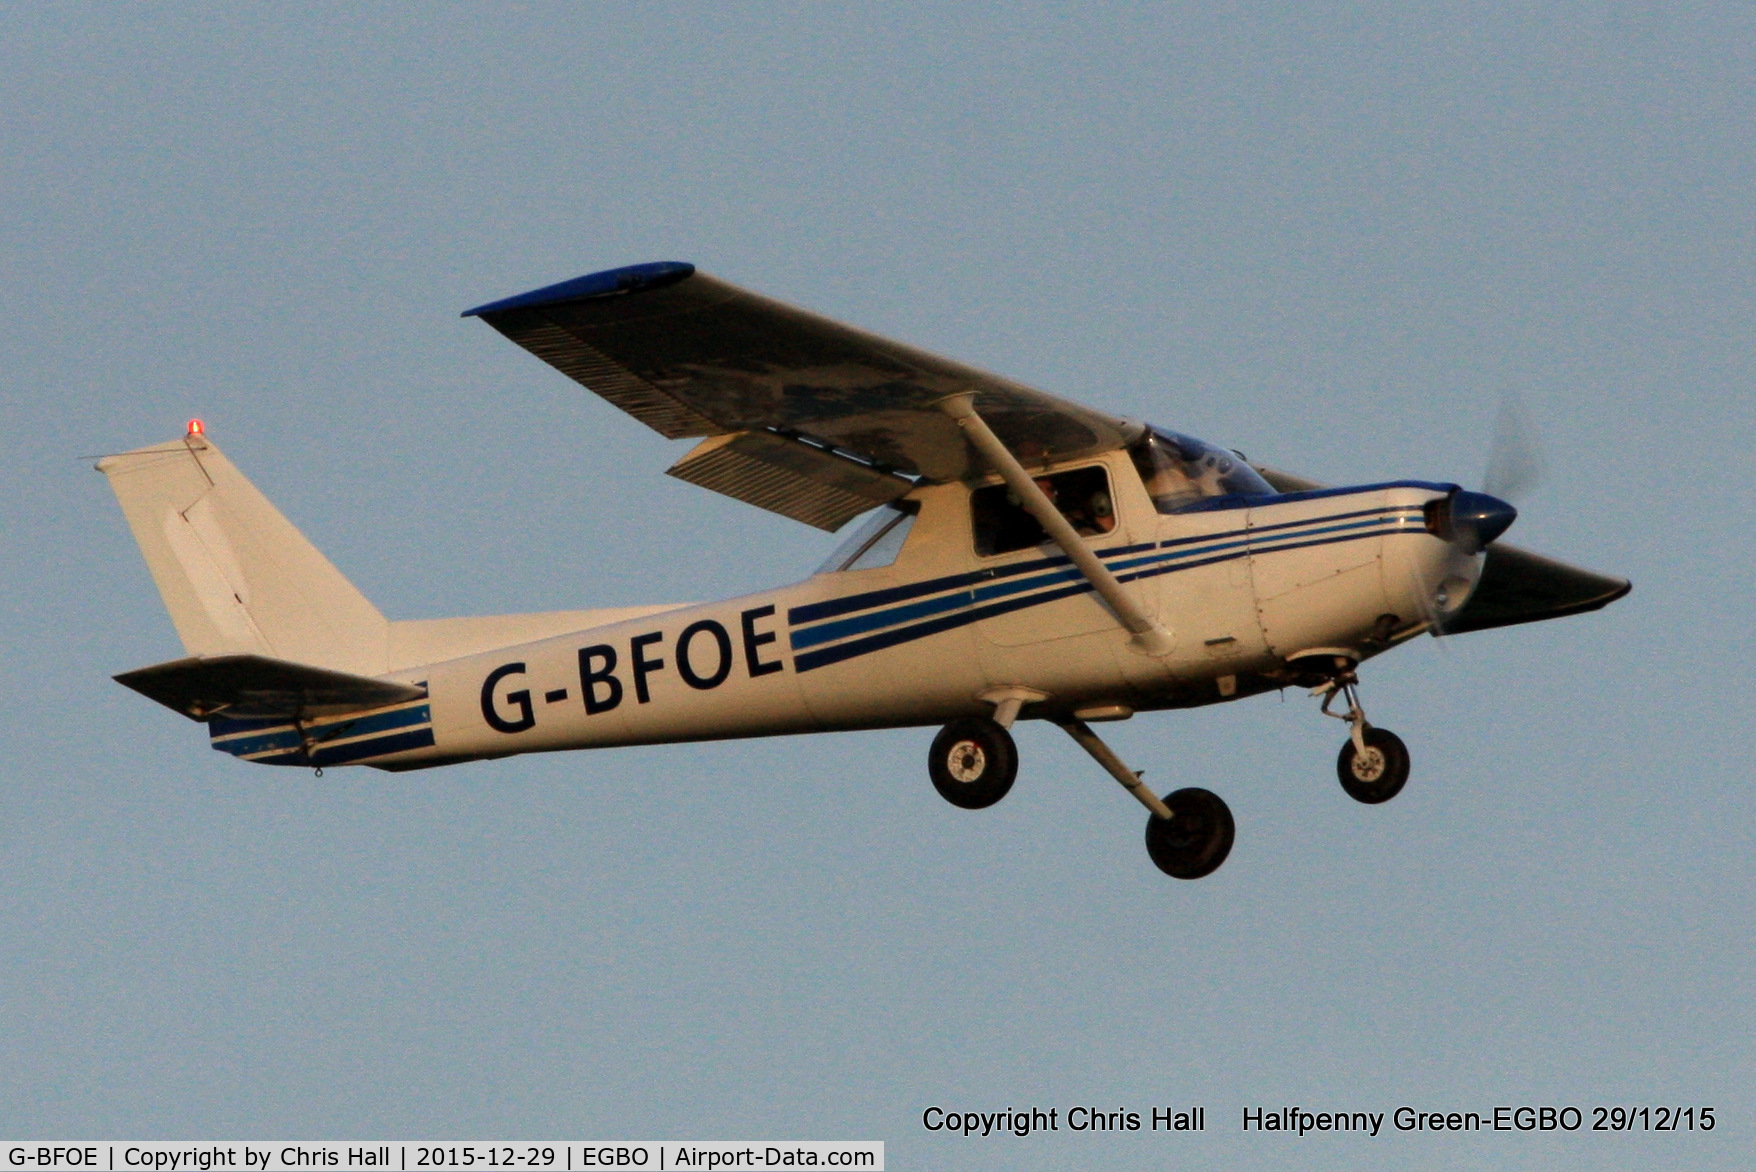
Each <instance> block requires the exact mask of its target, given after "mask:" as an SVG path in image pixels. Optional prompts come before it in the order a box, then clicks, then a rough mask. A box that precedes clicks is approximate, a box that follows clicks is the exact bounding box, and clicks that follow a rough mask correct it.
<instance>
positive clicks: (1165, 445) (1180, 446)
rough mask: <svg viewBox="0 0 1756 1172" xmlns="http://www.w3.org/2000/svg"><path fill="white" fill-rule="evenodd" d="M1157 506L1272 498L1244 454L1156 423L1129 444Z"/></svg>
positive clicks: (1174, 509)
mask: <svg viewBox="0 0 1756 1172" xmlns="http://www.w3.org/2000/svg"><path fill="white" fill-rule="evenodd" d="M1128 454H1129V455H1130V456H1132V457H1133V459H1134V468H1135V470H1136V471H1138V472H1139V473H1140V480H1141V482H1142V483H1143V484H1144V485H1145V486H1146V495H1148V496H1150V497H1151V498H1152V504H1153V507H1154V508H1155V509H1157V510H1158V511H1159V512H1161V513H1180V512H1184V511H1186V510H1189V509H1197V508H1202V507H1204V506H1206V504H1207V502H1215V503H1216V504H1217V503H1218V502H1219V501H1220V500H1222V499H1223V498H1233V497H1251V496H1272V495H1274V489H1273V488H1272V487H1270V485H1269V483H1268V482H1267V481H1266V480H1264V479H1262V477H1261V476H1260V475H1259V474H1258V473H1257V471H1256V469H1254V468H1252V467H1250V465H1249V464H1248V463H1247V462H1245V460H1244V459H1243V457H1241V456H1239V455H1238V454H1237V453H1236V452H1228V451H1226V450H1225V449H1224V448H1216V447H1214V446H1213V445H1212V444H1208V443H1203V442H1202V441H1200V440H1198V439H1195V438H1194V437H1193V436H1187V435H1180V434H1178V433H1177V432H1174V431H1162V430H1160V429H1159V428H1156V427H1150V428H1148V429H1147V430H1146V434H1145V435H1143V436H1141V437H1140V438H1139V439H1138V440H1136V441H1134V443H1133V444H1132V445H1131V446H1130V447H1129V448H1128Z"/></svg>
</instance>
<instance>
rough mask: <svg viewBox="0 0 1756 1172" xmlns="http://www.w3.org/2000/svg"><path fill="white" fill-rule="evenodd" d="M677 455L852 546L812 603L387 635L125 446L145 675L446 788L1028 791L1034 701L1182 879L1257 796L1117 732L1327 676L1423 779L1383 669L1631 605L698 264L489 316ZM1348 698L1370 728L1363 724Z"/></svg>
mask: <svg viewBox="0 0 1756 1172" xmlns="http://www.w3.org/2000/svg"><path fill="white" fill-rule="evenodd" d="M464 316H465V317H478V318H481V319H482V320H483V321H485V322H487V323H488V324H489V325H491V326H493V327H494V328H495V329H496V330H498V331H500V333H502V334H504V335H506V336H507V337H508V338H510V339H512V340H513V341H514V342H517V343H518V344H519V345H521V346H523V347H524V348H525V349H527V350H529V351H530V352H531V353H533V354H535V355H536V356H537V357H539V358H541V359H543V360H544V361H545V362H547V363H549V364H550V365H551V366H553V367H555V368H556V369H558V370H559V371H561V372H562V373H563V374H566V375H568V376H569V377H571V378H573V379H574V380H576V381H578V382H579V383H581V384H583V385H584V386H585V387H586V388H588V389H589V390H591V391H593V392H595V393H597V394H598V395H601V396H602V397H603V398H605V399H608V400H609V401H610V402H611V403H612V404H614V405H615V406H617V407H620V408H621V409H622V410H624V411H626V412H628V413H629V414H630V415H633V416H634V417H635V418H636V419H638V420H640V421H641V422H642V423H645V424H646V425H648V426H649V427H651V428H653V429H654V430H656V431H658V432H659V433H660V434H662V435H664V436H666V437H667V438H670V439H678V438H682V437H704V438H701V442H700V443H699V444H698V445H697V446H695V447H694V448H693V449H691V450H690V451H689V452H688V453H687V454H685V455H684V456H683V457H682V458H681V459H679V460H678V461H677V462H676V463H675V464H674V465H672V466H671V468H670V469H669V472H670V475H672V476H676V477H678V478H680V479H682V480H686V481H688V482H690V483H692V484H697V485H700V486H702V487H704V488H710V489H713V490H714V491H716V492H720V493H724V494H725V495H727V496H730V497H734V498H736V499H737V500H740V501H745V502H748V503H750V504H753V505H757V506H759V507H761V508H764V509H769V510H771V511H773V512H776V513H780V514H782V515H783V516H786V517H791V518H794V519H796V520H799V521H802V522H804V523H806V524H809V525H815V526H817V527H818V528H821V529H824V530H827V531H830V532H834V531H837V530H839V529H841V528H842V527H843V526H844V525H847V524H848V523H849V522H851V521H853V520H854V519H855V518H857V517H859V516H860V515H861V514H866V519H865V520H864V521H863V522H862V523H860V524H859V525H857V526H855V527H853V529H852V531H851V533H850V535H849V536H848V537H847V539H846V540H845V541H843V542H842V543H841V545H840V546H839V547H838V548H837V549H836V550H835V552H834V553H833V554H831V555H830V557H829V559H828V560H827V561H825V562H824V563H823V565H822V566H821V567H819V569H818V570H817V571H816V572H815V573H814V574H812V575H811V576H810V577H808V578H806V579H805V580H804V581H802V582H799V583H796V584H794V585H791V586H785V587H781V588H779V589H775V590H770V591H765V592H763V593H759V594H752V595H748V596H746V597H743V598H733V599H729V600H726V601H724V602H711V603H704V604H689V605H659V606H641V607H627V608H618V609H608V610H580V611H562V612H555V613H547V614H522V615H498V616H491V617H480V618H455V619H437V620H418V621H399V622H391V621H387V620H386V619H385V618H384V616H383V615H382V614H381V613H379V611H378V609H377V608H376V607H374V606H373V605H372V603H370V602H368V601H367V600H366V598H365V597H364V596H363V595H362V594H361V593H360V592H359V591H358V590H357V589H355V587H354V586H353V584H352V583H350V582H349V581H348V580H347V579H346V578H344V577H343V576H342V575H341V573H340V572H339V571H337V570H336V568H335V567H334V566H333V565H331V564H330V562H329V561H328V560H327V559H326V558H324V556H323V555H322V554H321V553H319V552H318V551H317V550H316V548H314V547H313V546H312V545H311V543H310V542H309V541H307V540H306V539H305V537H304V536H303V535H302V534H301V533H300V532H299V531H298V530H297V529H295V528H294V527H293V526H292V525H291V524H290V523H289V522H288V521H287V520H286V518H285V517H283V516H282V515H281V514H280V513H279V512H278V511H277V510H276V509H275V508H274V506H273V505H271V504H270V503H269V502H268V501H267V499H266V498H264V497H263V496H262V494H261V493H259V492H258V491H257V490H256V489H255V488H254V487H253V486H252V485H251V484H250V482H249V481H248V480H246V479H245V478H244V477H243V475H242V474H241V473H239V472H238V470H237V469H236V468H234V467H233V466H232V464H231V463H230V462H229V461H228V460H227V459H226V458H225V457H224V456H223V455H221V454H220V450H219V448H218V447H216V446H215V445H214V443H213V441H212V440H211V439H209V438H208V436H207V435H206V434H205V433H204V429H203V428H202V426H201V425H200V423H199V422H196V421H192V422H191V424H190V426H189V428H188V432H187V434H186V435H184V436H183V437H182V438H181V439H180V440H177V441H174V442H172V443H168V444H160V445H156V446H152V447H145V448H140V449H137V450H135V451H131V452H126V453H123V454H120V455H115V456H109V457H106V458H104V459H103V460H102V461H100V462H99V464H98V465H97V467H98V469H99V470H100V471H102V472H104V473H105V474H106V476H107V477H108V479H109V483H110V485H111V486H112V488H113V489H114V490H115V493H116V496H117V498H118V500H119V501H120V502H121V505H122V509H123V512H124V513H125V514H126V516H127V519H128V523H129V526H130V528H131V529H132V530H133V533H134V536H135V539H136V540H137V541H138V542H139V544H140V548H141V551H142V553H143V554H144V555H145V558H146V562H147V565H148V567H149V568H150V570H151V572H152V575H153V579H154V581H155V582H156V584H157V586H158V589H159V592H160V594H161V595H162V596H163V598H164V602H165V605H166V607H167V608H168V609H169V611H170V614H171V618H172V620H173V622H174V623H175V625H176V628H177V633H178V635H179V636H180V637H181V639H182V642H183V646H184V649H185V650H186V651H187V653H188V655H187V658H183V659H178V660H174V661H172V662H168V663H161V664H157V665H155V666H152V667H144V668H141V669H139V670H137V671H130V672H126V673H124V674H122V675H119V676H117V677H116V678H117V680H118V681H120V682H121V683H123V684H125V685H127V686H128V687H130V688H133V689H135V690H136V691H138V692H141V693H142V694H144V695H146V696H149V697H151V698H152V699H154V700H157V701H159V702H160V703H162V704H164V705H166V706H168V707H170V708H173V709H175V710H176V711H178V712H180V713H182V714H183V715H185V716H187V717H189V718H190V719H191V720H195V721H199V722H201V723H203V724H205V725H207V730H208V735H209V737H210V739H211V742H212V746H213V748H215V749H218V750H220V751H222V752H226V753H230V754H232V755H233V756H236V757H239V758H242V759H243V760H246V761H256V762H262V763H265V764H271V765H297V766H306V767H318V768H321V767H323V766H327V765H340V764H364V765H371V766H374V767H376V768H380V769H392V770H403V769H421V768H426V767H429V766H435V765H445V764H450V763H453V762H458V761H472V760H481V759H487V758H495V757H508V756H512V755H513V754H517V753H532V752H540V751H549V750H556V749H582V748H596V747H602V746H610V745H634V744H655V743H666V742H673V741H702V740H713V739H719V738H728V737H752V736H767V735H773V734H780V733H803V732H821V731H827V730H838V729H868V728H886V727H899V726H919V725H942V726H943V727H942V728H941V730H940V732H939V734H938V735H937V736H936V737H935V738H934V739H933V743H932V748H931V750H930V751H929V754H928V761H927V765H928V773H929V775H930V776H931V778H932V781H933V784H934V786H935V787H936V788H937V789H938V791H939V792H940V793H941V794H942V795H944V797H945V798H946V800H947V801H949V802H951V803H952V804H953V805H955V806H959V807H962V808H964V809H972V810H973V809H981V808H983V807H986V806H991V805H993V804H994V803H995V802H998V801H999V800H1000V799H1001V798H1003V797H1005V796H1006V793H1007V791H1008V789H1010V788H1011V786H1012V782H1013V778H1014V776H1015V774H1016V772H1017V767H1018V755H1017V752H1016V750H1015V748H1014V744H1013V739H1012V736H1011V734H1010V733H1009V731H1008V730H1009V728H1010V727H1011V726H1012V724H1013V722H1014V721H1016V720H1018V719H1021V718H1023V719H1043V720H1047V721H1050V722H1051V723H1054V724H1056V725H1059V726H1060V727H1061V728H1062V729H1064V730H1066V732H1067V733H1068V734H1069V735H1071V736H1072V737H1073V739H1074V740H1075V741H1077V742H1078V743H1079V744H1080V746H1081V747H1083V748H1084V749H1085V750H1086V751H1087V752H1089V753H1090V754H1091V756H1092V757H1093V758H1095V759H1096V761H1097V762H1098V764H1099V765H1100V766H1102V767H1103V768H1104V769H1105V770H1106V771H1107V772H1108V773H1109V774H1110V775H1111V776H1112V777H1114V778H1115V779H1116V780H1117V781H1118V782H1120V783H1121V784H1122V786H1123V787H1125V788H1126V789H1127V790H1128V792H1129V793H1131V794H1132V795H1133V796H1134V797H1135V798H1136V799H1138V800H1139V801H1140V803H1141V804H1142V805H1143V806H1145V807H1146V808H1147V810H1148V811H1149V812H1150V813H1149V815H1148V818H1147V824H1146V846H1147V851H1148V854H1149V855H1150V857H1151V859H1152V861H1153V862H1154V863H1155V864H1156V865H1157V866H1158V867H1159V869H1160V870H1162V871H1164V872H1165V873H1166V874H1169V875H1172V876H1175V877H1177V878H1182V879H1195V878H1199V877H1201V876H1204V875H1207V874H1210V873H1212V872H1213V871H1214V870H1215V869H1216V868H1217V867H1218V866H1219V865H1220V864H1221V863H1222V862H1224V861H1225V858H1226V855H1227V854H1228V852H1229V851H1230V850H1231V845H1232V840H1233V833H1234V830H1233V822H1232V816H1231V812H1230V810H1229V809H1228V807H1227V806H1226V804H1225V802H1224V801H1222V800H1221V799H1220V798H1219V797H1217V796H1216V795H1214V794H1212V793H1210V792H1209V791H1207V790H1205V789H1201V788H1196V787H1190V788H1183V789H1178V790H1175V791H1174V792H1171V793H1165V794H1162V795H1161V794H1158V793H1155V792H1154V791H1153V790H1151V789H1148V788H1147V786H1146V785H1145V784H1144V783H1143V782H1142V781H1141V779H1140V775H1139V774H1137V773H1136V772H1135V771H1134V770H1132V769H1130V768H1129V767H1128V766H1127V765H1125V764H1124V763H1123V762H1122V760H1121V759H1120V758H1119V757H1118V756H1117V755H1116V754H1115V753H1114V752H1113V751H1111V749H1110V748H1109V747H1108V746H1107V745H1106V744H1105V743H1104V742H1103V741H1102V740H1101V739H1100V738H1099V737H1098V735H1097V734H1096V733H1095V732H1094V731H1093V730H1092V727H1091V726H1092V725H1093V724H1094V723H1097V722H1100V721H1106V720H1122V719H1126V718H1128V717H1129V716H1131V715H1133V714H1134V713H1135V712H1140V711H1147V710H1153V709H1163V708H1190V707H1196V706H1199V705H1204V704H1217V703H1222V702H1225V701H1230V700H1240V699H1243V698H1244V697H1246V696H1253V695H1256V694H1259V693H1262V692H1266V691H1270V690H1274V689H1280V688H1284V687H1287V686H1300V687H1308V688H1311V689H1312V690H1313V693H1314V695H1316V696H1319V697H1321V698H1322V705H1321V711H1322V712H1323V713H1325V714H1327V715H1330V716H1336V717H1339V718H1340V719H1341V720H1343V721H1345V722H1346V724H1347V726H1348V735H1347V739H1346V740H1345V741H1344V742H1343V744H1342V746H1341V755H1340V758H1339V760H1338V762H1337V771H1338V773H1339V775H1340V778H1341V784H1342V787H1343V789H1344V790H1346V792H1347V793H1348V794H1349V795H1351V796H1352V797H1354V798H1356V799H1358V800H1359V801H1361V802H1366V803H1377V802H1383V801H1386V800H1388V799H1390V798H1392V797H1394V796H1395V795H1396V794H1397V792H1398V791H1399V790H1401V789H1402V787H1403V783H1404V782H1405V781H1406V780H1407V779H1408V775H1409V754H1408V750H1407V749H1406V748H1405V747H1404V745H1403V743H1402V741H1401V740H1400V739H1398V738H1397V736H1396V735H1395V734H1394V733H1391V732H1388V731H1387V730H1385V729H1382V728H1379V727H1377V726H1375V725H1373V724H1371V723H1370V722H1368V721H1367V719H1366V713H1365V711H1364V709H1363V708H1362V706H1361V703H1360V699H1359V693H1358V690H1357V684H1358V676H1357V674H1356V673H1357V671H1358V669H1359V666H1360V665H1361V664H1362V663H1364V662H1365V661H1367V660H1369V659H1371V658H1372V657H1373V656H1375V655H1379V654H1382V653H1383V652H1385V651H1388V650H1390V649H1391V648H1392V647H1395V646H1397V645H1398V644H1400V643H1402V642H1404V641H1406V640H1408V639H1411V638H1413V637H1415V636H1416V635H1419V634H1421V633H1422V632H1428V633H1431V634H1433V635H1455V634H1460V633H1462V632H1466V631H1475V630H1481V629H1483V628H1487V627H1497V626H1503V625H1507V624H1511V623H1523V622H1530V621H1534V620H1538V619H1549V618H1556V617H1559V616H1561V615H1569V614H1576V613H1579V612H1582V611H1588V610H1595V609H1597V608H1599V607H1602V606H1604V605H1606V604H1608V603H1609V602H1611V601H1613V600H1615V599H1617V598H1620V597H1621V596H1622V595H1624V594H1626V593H1627V592H1628V590H1629V588H1630V587H1629V583H1628V582H1626V581H1624V580H1622V579H1619V578H1611V577H1606V576H1603V575H1600V574H1595V573H1592V572H1590V571H1587V570H1582V569H1579V568H1577V567H1574V566H1570V565H1566V564H1563V563H1561V562H1558V561H1554V560H1552V559H1549V558H1545V557H1542V556H1539V555H1537V554H1534V553H1530V552H1527V551H1525V550H1522V549H1518V548H1516V547H1514V546H1511V545H1508V544H1506V543H1504V542H1502V541H1499V540H1498V539H1499V537H1500V535H1501V534H1502V533H1503V532H1504V531H1505V529H1506V528H1507V526H1509V525H1510V524H1512V521H1513V519H1514V517H1515V516H1516V512H1515V510H1514V509H1513V507H1512V506H1511V505H1510V504H1508V503H1506V502H1505V501H1504V500H1501V499H1499V497H1497V496H1494V495H1491V494H1489V493H1486V492H1476V491H1469V490H1466V489H1463V488H1461V487H1459V486H1458V485H1455V484H1437V483H1430V482H1427V481H1422V480H1398V481H1392V482H1389V483H1380V484H1364V485H1356V486H1351V487H1343V488H1331V487H1324V486H1321V485H1318V484H1315V483H1313V482H1311V481H1308V480H1304V479H1301V478H1300V477H1297V476H1293V475H1289V474H1287V473H1283V472H1278V471H1275V470H1273V469H1271V468H1267V467H1262V466H1254V465H1252V464H1251V463H1249V462H1248V461H1247V460H1245V459H1244V458H1243V457H1242V456H1241V455H1240V454H1238V453H1236V452H1233V451H1229V450H1227V449H1224V448H1220V447H1216V446H1214V445H1212V444H1209V443H1205V442H1203V441H1201V440H1198V439H1195V438H1194V437H1192V436H1188V435H1184V434H1181V433H1179V432H1175V431H1170V430H1167V429H1164V428H1158V427H1152V426H1148V425H1145V424H1141V423H1138V422H1134V421H1131V420H1127V419H1122V418H1117V417H1114V416H1110V415H1107V414H1104V413H1102V412H1099V411H1094V410H1091V409H1089V408H1086V407H1082V406H1080V405H1079V404H1077V403H1072V402H1069V401H1067V400H1065V399H1060V398H1056V397H1054V396H1052V395H1048V394H1044V393H1042V392H1040V391H1036V390H1033V389H1031V388H1029V387H1026V386H1022V385H1020V384H1018V383H1015V382H1011V381H1009V380H1007V379H1003V378H998V377H995V376H994V375H991V374H987V373H984V372H982V371H980V370H976V369H973V368H971V367H968V366H965V365H963V364H961V363H957V362H953V361H949V360H947V359H944V358H940V357H937V356H935V355H932V354H928V353H925V352H923V351H920V350H917V349H914V348H912V347H909V346H905V345H902V344H900V343H897V342H892V341H889V340H887V339H884V338H880V337H877V336H875V335H872V334H868V333H865V332H863V331H860V330H857V329H853V328H851V327H849V326H845V325H841V324H839V323H836V322H833V321H830V320H828V319H825V318H822V317H819V316H816V315H814V314H811V313H807V312H805V311H803V310H800V309H796V308H793V307H791V306H788V305H784V304H781V303H779V302H776V301H772V300H769V299H768V298H765V297H762V296H759V295H757V294H755V293H752V292H749V291H747V290H744V289H740V288H738V287H737V286H734V285H731V284H728V283H726V282H724V281H721V280H718V279H716V278H714V277H711V276H709V275H707V274H706V273H701V272H697V271H696V269H695V268H694V266H692V265H689V264H683V263H678V262H660V263H654V264H642V265H634V266H631V267H627V268H621V269H613V270H610V271H608V272H601V273H594V274H590V275H588V276H584V277H579V278H576V279H574V280H571V281H564V282H562V283H560V284H556V285H550V286H547V287H545V288H542V289H537V290H534V291H532V292H529V293H524V294H521V295H519V296H516V297H509V298H506V299H504V300H501V301H495V302H492V303H490V304H487V305H482V306H478V307H477V308H475V309H471V310H468V311H467V312H466V313H465V314H464ZM1337 700H1340V701H1341V702H1342V706H1343V707H1344V708H1345V711H1331V705H1332V704H1333V703H1335V702H1336V701H1337Z"/></svg>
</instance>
